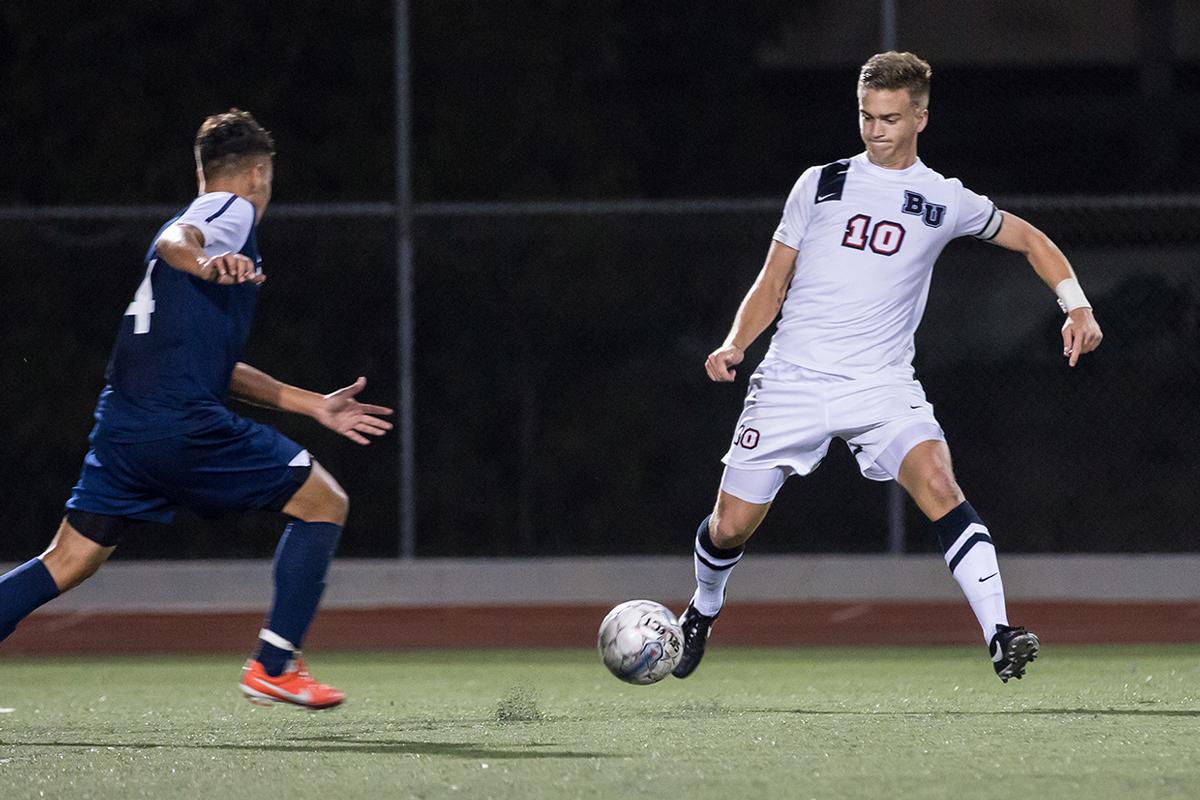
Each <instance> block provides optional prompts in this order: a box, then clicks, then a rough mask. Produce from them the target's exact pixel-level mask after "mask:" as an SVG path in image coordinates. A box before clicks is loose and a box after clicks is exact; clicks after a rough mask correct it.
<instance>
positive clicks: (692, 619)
mask: <svg viewBox="0 0 1200 800" xmlns="http://www.w3.org/2000/svg"><path fill="white" fill-rule="evenodd" d="M720 615H721V612H719V611H718V612H717V613H716V614H713V615H712V616H711V617H709V616H706V615H704V614H701V613H700V612H699V611H697V610H696V607H695V606H693V605H692V604H691V603H688V607H687V608H686V609H685V610H684V612H683V615H682V616H680V618H679V627H680V628H682V629H683V655H681V656H680V657H679V663H678V664H676V665H675V669H673V670H671V674H672V675H674V676H675V677H676V678H686V677H687V676H688V675H691V674H692V673H693V672H695V671H696V667H698V666H700V659H702V658H704V646H705V645H706V644H708V635H709V634H710V633H712V626H713V623H714V622H716V621H717V617H719V616H720Z"/></svg>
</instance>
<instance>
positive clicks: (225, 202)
mask: <svg viewBox="0 0 1200 800" xmlns="http://www.w3.org/2000/svg"><path fill="white" fill-rule="evenodd" d="M175 221H176V222H177V223H185V224H187V225H191V226H192V227H193V228H196V229H197V230H198V231H200V233H201V235H203V236H204V252H205V253H206V254H207V255H210V256H215V255H219V254H221V253H229V252H232V253H236V252H238V251H240V250H241V249H242V247H244V246H245V244H246V240H247V239H248V238H250V229H251V228H252V227H254V206H253V204H251V203H250V201H249V200H246V199H245V198H243V197H238V196H237V195H236V194H233V193H231V192H208V193H207V194H202V195H200V196H199V197H197V198H196V199H195V200H193V201H192V204H191V205H190V206H188V208H187V210H186V211H184V212H183V214H182V215H180V217H179V219H177V220H175Z"/></svg>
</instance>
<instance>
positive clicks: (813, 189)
mask: <svg viewBox="0 0 1200 800" xmlns="http://www.w3.org/2000/svg"><path fill="white" fill-rule="evenodd" d="M1001 219H1002V215H1001V213H1000V212H999V211H997V210H996V207H995V205H994V204H993V203H992V202H991V201H990V200H988V199H987V198H986V197H983V196H981V195H978V194H975V193H974V192H972V191H970V190H968V189H966V188H964V187H963V185H962V183H961V182H960V181H958V180H955V179H948V178H944V177H942V176H941V175H939V174H938V173H936V172H934V171H933V170H931V169H929V168H928V167H927V166H925V165H924V164H923V163H922V162H921V161H919V160H918V161H917V162H916V163H915V164H913V165H912V166H910V167H908V168H907V169H903V170H894V169H885V168H883V167H879V166H876V165H874V164H872V163H871V162H870V161H869V160H867V157H866V154H865V153H860V154H859V155H857V156H855V157H854V158H851V159H846V160H844V161H838V162H834V163H832V164H827V165H824V166H821V167H813V168H811V169H809V170H808V171H807V172H805V173H804V174H803V175H802V176H801V177H800V180H799V181H797V182H796V185H795V187H793V189H792V192H791V194H790V195H789V196H788V200H787V203H786V205H785V206H784V211H783V218H782V220H781V221H780V223H779V227H778V229H777V230H776V231H775V237H774V238H775V240H776V241H778V242H781V243H782V244H785V245H787V246H788V247H791V248H794V249H795V250H797V251H799V252H798V256H797V260H796V270H795V273H794V275H793V276H792V282H791V286H790V288H789V291H788V294H787V299H786V301H785V302H784V305H783V311H782V315H781V318H780V321H779V325H778V327H777V330H776V333H775V335H774V337H773V338H772V340H771V347H770V351H769V353H768V355H769V356H775V357H777V358H781V359H783V360H785V361H788V362H791V363H793V364H796V365H798V366H801V367H807V368H808V369H813V370H817V371H819V372H824V373H828V374H832V375H845V376H847V377H861V376H868V375H877V374H881V373H883V374H889V375H891V376H893V377H901V378H908V377H911V375H912V355H913V335H914V333H915V332H916V329H917V325H918V324H919V323H920V321H921V315H922V313H923V312H924V310H925V302H926V299H927V298H928V295H929V281H930V278H931V276H932V273H933V264H934V261H936V260H937V257H938V255H940V254H941V252H942V249H943V248H944V247H945V246H946V244H947V243H948V242H949V241H950V240H951V239H954V238H956V237H958V236H976V237H978V238H982V239H990V238H992V237H993V236H995V235H996V233H997V232H998V231H999V229H1000V224H1001Z"/></svg>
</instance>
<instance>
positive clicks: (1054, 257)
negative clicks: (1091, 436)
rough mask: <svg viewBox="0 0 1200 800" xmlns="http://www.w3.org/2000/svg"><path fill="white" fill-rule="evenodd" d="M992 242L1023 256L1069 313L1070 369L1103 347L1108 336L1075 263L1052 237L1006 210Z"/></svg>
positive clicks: (1066, 350)
mask: <svg viewBox="0 0 1200 800" xmlns="http://www.w3.org/2000/svg"><path fill="white" fill-rule="evenodd" d="M992 242H993V243H995V244H998V245H1000V246H1001V247H1005V248H1007V249H1009V250H1015V251H1017V252H1018V253H1021V254H1023V255H1024V256H1025V258H1027V259H1028V260H1029V263H1030V264H1031V265H1032V266H1033V269H1034V271H1035V272H1036V273H1037V274H1038V277H1040V278H1041V279H1042V281H1043V282H1045V284H1046V285H1047V286H1049V287H1050V288H1051V289H1053V290H1054V293H1055V294H1056V295H1058V302H1059V305H1061V306H1062V307H1063V310H1064V311H1066V312H1067V319H1066V322H1064V323H1063V326H1062V340H1063V356H1064V357H1065V358H1067V359H1069V361H1068V363H1069V364H1070V366H1072V367H1073V366H1075V365H1076V364H1077V363H1079V357H1080V356H1081V355H1083V354H1084V353H1090V352H1092V351H1093V350H1095V349H1096V348H1097V347H1099V346H1100V340H1101V339H1103V338H1104V334H1103V333H1102V332H1101V331H1100V325H1099V323H1097V322H1096V318H1095V316H1093V315H1092V306H1091V303H1089V302H1088V299H1087V297H1086V296H1085V295H1084V294H1083V289H1082V288H1081V287H1080V286H1079V279H1078V278H1076V277H1075V271H1074V270H1073V269H1071V263H1070V262H1069V261H1067V257H1066V256H1065V255H1063V252H1062V250H1059V249H1058V245H1056V244H1055V243H1054V242H1052V241H1051V240H1050V237H1049V236H1047V235H1046V234H1044V233H1042V232H1041V231H1040V230H1038V229H1037V228H1035V227H1034V226H1032V225H1030V224H1029V223H1028V222H1026V221H1025V220H1023V219H1021V218H1020V217H1018V216H1017V215H1016V214H1010V213H1008V212H1007V211H1006V212H1004V223H1003V224H1002V225H1001V226H1000V232H999V233H997V234H996V237H995V238H994V239H992Z"/></svg>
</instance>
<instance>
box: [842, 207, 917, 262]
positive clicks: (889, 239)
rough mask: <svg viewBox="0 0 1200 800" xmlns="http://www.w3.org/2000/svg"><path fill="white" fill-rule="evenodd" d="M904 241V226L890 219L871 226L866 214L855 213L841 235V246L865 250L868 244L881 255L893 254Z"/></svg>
mask: <svg viewBox="0 0 1200 800" xmlns="http://www.w3.org/2000/svg"><path fill="white" fill-rule="evenodd" d="M903 243H904V226H903V225H901V224H900V223H899V222H892V221H891V220H887V219H885V220H880V221H879V222H877V223H876V224H875V227H874V228H872V227H871V218H870V217H868V216H867V215H866V214H855V215H854V216H853V217H851V218H850V220H849V221H848V222H847V223H846V233H845V235H843V236H842V247H853V248H854V249H855V250H865V249H866V248H867V246H868V245H869V246H870V247H871V251H872V252H875V253H879V255H881V256H890V255H895V254H896V251H898V250H899V249H900V245H901V244H903Z"/></svg>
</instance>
